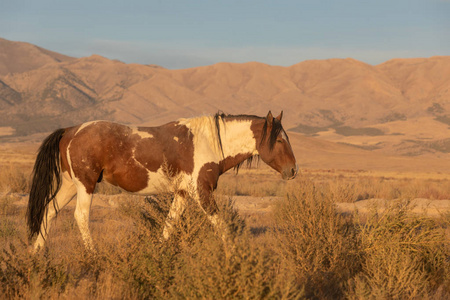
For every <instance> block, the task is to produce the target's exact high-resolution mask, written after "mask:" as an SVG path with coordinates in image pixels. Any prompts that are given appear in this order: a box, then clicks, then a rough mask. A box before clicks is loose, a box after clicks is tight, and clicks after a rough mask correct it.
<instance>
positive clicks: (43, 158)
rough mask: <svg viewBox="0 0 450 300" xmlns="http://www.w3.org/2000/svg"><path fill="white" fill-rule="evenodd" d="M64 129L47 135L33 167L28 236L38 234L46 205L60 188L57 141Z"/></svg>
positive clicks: (59, 139)
mask: <svg viewBox="0 0 450 300" xmlns="http://www.w3.org/2000/svg"><path fill="white" fill-rule="evenodd" d="M64 131H65V129H58V130H56V131H55V132H53V133H52V134H51V135H49V136H48V137H47V138H46V139H45V140H44V142H43V143H42V145H41V147H40V148H39V152H38V155H37V158H36V162H35V164H34V169H33V181H32V183H31V190H30V199H29V200H28V209H27V224H28V230H29V238H30V239H31V238H32V237H34V236H35V235H37V234H39V232H40V228H41V223H42V220H43V219H44V215H45V213H46V212H47V205H48V204H49V203H50V201H52V200H53V199H54V198H55V197H56V194H57V193H58V191H59V189H60V188H61V176H60V175H61V168H60V160H59V142H60V141H61V138H62V136H63V135H64Z"/></svg>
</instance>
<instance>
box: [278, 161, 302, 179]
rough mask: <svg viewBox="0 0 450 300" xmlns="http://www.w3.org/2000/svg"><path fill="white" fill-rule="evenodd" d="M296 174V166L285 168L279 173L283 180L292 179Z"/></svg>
mask: <svg viewBox="0 0 450 300" xmlns="http://www.w3.org/2000/svg"><path fill="white" fill-rule="evenodd" d="M297 174H298V165H297V164H296V165H295V166H294V167H292V166H291V167H287V168H285V169H284V170H283V172H282V173H281V176H282V177H283V179H284V180H291V179H294V178H295V177H296V176H297Z"/></svg>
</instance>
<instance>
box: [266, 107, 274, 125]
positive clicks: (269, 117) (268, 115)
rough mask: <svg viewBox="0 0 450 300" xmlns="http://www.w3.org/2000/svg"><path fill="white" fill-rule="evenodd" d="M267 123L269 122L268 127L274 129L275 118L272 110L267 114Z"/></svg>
mask: <svg viewBox="0 0 450 300" xmlns="http://www.w3.org/2000/svg"><path fill="white" fill-rule="evenodd" d="M266 121H267V125H269V127H272V123H273V116H272V112H271V111H270V110H269V113H268V114H267V117H266Z"/></svg>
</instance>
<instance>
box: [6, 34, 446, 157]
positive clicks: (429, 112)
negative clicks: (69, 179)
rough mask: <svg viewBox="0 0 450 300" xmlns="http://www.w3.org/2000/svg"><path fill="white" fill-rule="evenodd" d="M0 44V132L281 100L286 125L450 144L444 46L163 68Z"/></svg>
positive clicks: (409, 149) (375, 148)
mask: <svg viewBox="0 0 450 300" xmlns="http://www.w3.org/2000/svg"><path fill="white" fill-rule="evenodd" d="M0 47H1V48H0V49H1V51H0V53H1V57H2V59H0V66H3V67H2V68H1V69H0V74H3V75H1V76H0V116H1V118H0V135H3V137H0V141H1V140H3V141H4V142H6V141H11V140H12V139H14V138H17V137H20V136H28V135H30V134H34V133H40V132H48V131H51V130H53V129H55V128H57V127H61V126H70V125H73V124H76V123H80V122H84V121H88V120H93V119H107V120H112V121H117V122H122V123H133V124H143V125H157V124H161V123H164V122H168V121H170V120H174V119H177V118H180V117H190V116H196V115H201V114H211V113H215V112H217V111H218V110H222V111H224V112H227V113H247V114H256V115H265V114H266V113H267V111H268V110H269V109H270V110H272V111H273V112H274V113H278V112H279V111H280V110H284V112H285V120H284V122H285V127H286V128H288V129H290V130H291V131H292V132H298V133H302V134H303V135H307V136H315V137H319V138H321V139H324V140H328V141H332V142H334V143H341V144H346V145H347V146H348V145H350V146H352V147H354V148H358V150H361V149H364V150H370V151H372V152H381V153H387V154H395V155H398V154H401V155H407V156H417V155H421V156H424V155H425V156H427V155H428V156H430V155H431V156H435V157H438V158H439V157H448V156H449V152H450V130H449V126H450V101H449V99H450V57H448V56H447V57H431V58H421V59H394V60H390V61H387V62H385V63H383V64H380V65H377V66H372V65H368V64H365V63H363V62H360V61H357V60H354V59H329V60H311V61H304V62H301V63H298V64H296V65H293V66H290V67H279V66H271V65H266V64H262V63H257V62H250V63H243V64H234V63H219V64H215V65H211V66H205V67H197V68H190V69H182V70H167V69H164V68H161V67H158V66H154V65H151V66H150V65H137V64H125V63H123V62H120V61H115V60H109V59H107V58H104V57H101V56H98V55H93V56H90V57H84V58H79V59H73V58H69V57H67V56H64V55H60V54H56V53H54V52H51V51H48V50H44V49H41V48H39V47H36V46H33V45H29V44H24V43H18V42H9V41H5V40H0ZM16 49H22V50H21V51H22V52H20V51H18V50H16ZM23 49H25V50H23ZM27 51H28V52H27ZM36 51H37V53H38V54H39V56H38V57H37V56H35V52H36ZM5 57H6V58H5ZM5 61H8V62H10V64H9V65H8V66H7V67H4V66H6V64H5ZM2 64H3V65H2ZM1 72H3V73H1Z"/></svg>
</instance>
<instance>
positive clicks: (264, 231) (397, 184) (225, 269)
mask: <svg viewBox="0 0 450 300" xmlns="http://www.w3.org/2000/svg"><path fill="white" fill-rule="evenodd" d="M27 172H29V170H28V169H23V170H22V169H19V170H16V169H14V168H9V167H6V168H5V167H2V168H1V169H0V187H1V190H0V193H1V194H0V248H1V249H0V251H1V252H0V298H7V299H11V298H12V299H14V298H26V299H29V298H33V299H40V298H42V299H47V298H50V299H54V298H58V299H59V298H62V299H83V298H90V299H154V298H155V299H180V298H182V299H183V298H188V299H198V298H208V299H241V298H244V299H273V298H275V299H291V298H292V299H303V298H307V299H413V298H416V299H422V298H429V299H448V298H449V297H450V288H449V287H450V258H449V257H450V243H449V241H450V232H449V231H450V229H449V228H450V227H449V226H450V214H449V213H448V212H447V213H444V212H443V213H442V214H441V216H440V217H438V218H427V217H426V216H425V215H422V214H419V215H418V214H412V213H411V209H412V205H411V202H410V199H413V198H417V197H425V198H433V199H449V198H450V191H449V188H450V184H449V181H448V179H446V178H445V176H441V177H440V178H437V179H436V178H434V179H428V178H416V179H411V178H403V177H390V176H385V177H382V176H378V175H376V176H375V175H374V176H369V175H368V174H366V173H364V172H349V171H347V172H335V171H327V170H323V171H304V172H303V174H302V176H300V177H299V178H297V179H296V180H294V181H289V182H282V181H277V179H276V178H278V177H276V176H278V175H276V174H273V173H272V172H271V171H269V170H267V169H264V168H262V169H260V170H259V171H254V170H241V173H240V174H239V175H238V176H237V177H236V176H234V175H231V174H230V175H229V174H226V175H225V176H223V178H222V179H221V181H220V182H219V190H218V191H217V193H216V198H217V201H218V202H219V204H220V205H219V206H220V214H221V216H222V218H223V219H224V220H225V224H226V226H227V230H226V231H224V232H226V234H225V238H224V239H222V234H217V232H215V229H214V228H213V227H212V226H211V225H210V223H209V222H208V220H207V218H206V217H205V215H204V214H203V213H202V211H201V210H200V209H199V208H198V206H197V205H196V204H195V203H194V201H190V202H189V205H188V208H187V210H186V212H185V214H184V215H183V217H182V218H181V220H180V221H179V223H178V225H177V227H176V232H175V234H174V235H173V236H172V237H171V238H170V239H169V240H168V241H166V242H162V241H161V232H162V226H163V224H164V223H163V222H164V218H165V215H166V214H167V211H168V207H169V202H170V195H169V194H165V195H161V196H158V197H157V198H153V197H152V198H143V197H137V196H131V195H128V194H125V193H120V192H119V191H117V190H116V189H113V188H111V187H109V186H104V185H102V186H101V187H99V189H98V192H101V193H106V194H117V193H118V194H117V195H115V196H114V197H115V198H114V199H115V201H116V202H117V203H119V204H118V206H117V207H110V206H106V205H104V206H93V209H92V214H91V223H90V224H91V230H92V234H93V239H94V241H95V244H96V247H97V253H96V254H89V253H87V252H85V250H84V246H83V244H82V241H81V237H80V234H79V231H78V228H77V226H76V224H75V221H74V218H73V207H68V208H67V209H65V210H63V211H61V213H60V215H59V216H58V218H57V220H56V225H55V226H53V227H52V230H51V233H50V238H49V240H48V243H47V247H46V249H44V250H43V251H40V252H39V253H38V254H37V255H34V256H32V255H30V254H29V253H28V241H27V240H26V228H25V220H24V213H25V206H24V196H23V194H24V193H26V191H27V190H28V186H29V182H28V177H29V176H28V175H26V174H28V173H27ZM233 195H249V196H254V197H262V196H267V195H270V196H273V197H275V198H276V199H277V200H276V201H275V202H276V205H275V208H274V209H273V211H272V212H270V213H265V214H262V213H253V214H238V212H237V211H236V210H235V209H233V206H232V202H233V201H232V196H233ZM103 197H107V196H103ZM108 197H111V196H108ZM374 197H375V198H377V197H379V198H385V199H391V201H389V202H388V204H387V205H386V207H383V209H381V207H378V208H377V207H373V208H372V209H371V210H370V212H369V213H367V214H362V213H358V212H354V213H350V214H341V213H339V212H338V211H337V210H336V205H335V204H336V202H354V201H358V200H361V199H367V198H374ZM94 202H95V200H94Z"/></svg>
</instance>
